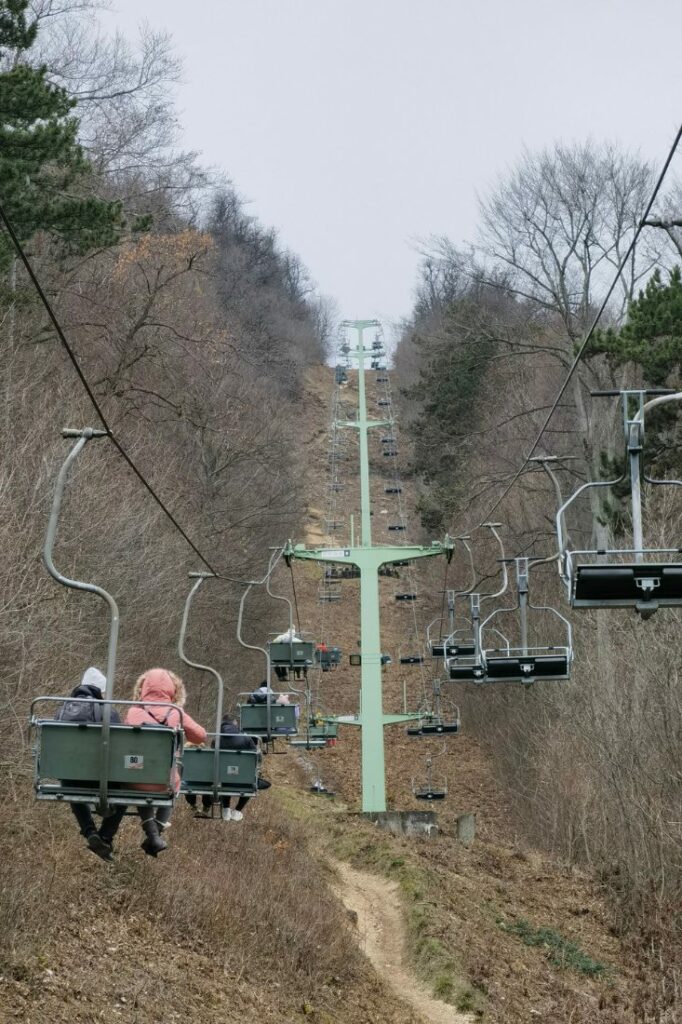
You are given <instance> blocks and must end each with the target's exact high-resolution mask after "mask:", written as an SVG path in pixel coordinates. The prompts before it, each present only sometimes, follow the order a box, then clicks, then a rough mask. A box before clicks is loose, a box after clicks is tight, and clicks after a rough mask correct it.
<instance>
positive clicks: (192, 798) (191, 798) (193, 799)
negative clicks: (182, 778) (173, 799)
mask: <svg viewBox="0 0 682 1024" xmlns="http://www.w3.org/2000/svg"><path fill="white" fill-rule="evenodd" d="M185 800H186V801H187V803H188V804H189V805H190V807H196V805H197V795H196V793H185Z"/></svg>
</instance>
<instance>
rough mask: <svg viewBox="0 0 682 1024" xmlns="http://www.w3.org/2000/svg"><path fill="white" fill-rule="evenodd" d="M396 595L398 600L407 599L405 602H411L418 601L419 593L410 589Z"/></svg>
mask: <svg viewBox="0 0 682 1024" xmlns="http://www.w3.org/2000/svg"><path fill="white" fill-rule="evenodd" d="M394 597H395V600H396V601H405V602H408V603H409V602H411V601H416V600H417V595H416V594H415V593H413V592H410V591H408V592H405V593H399V594H395V595H394Z"/></svg>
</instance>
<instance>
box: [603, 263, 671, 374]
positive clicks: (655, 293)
mask: <svg viewBox="0 0 682 1024" xmlns="http://www.w3.org/2000/svg"><path fill="white" fill-rule="evenodd" d="M588 354H589V355H599V354H602V355H606V356H607V357H608V359H609V361H610V362H611V364H612V365H614V366H622V365H624V364H625V363H634V364H635V365H636V366H638V367H640V368H641V370H642V374H643V377H644V381H645V383H646V385H647V386H648V387H660V386H663V385H666V384H667V385H669V386H676V385H677V383H678V382H679V377H680V367H681V366H682V275H681V274H680V268H679V267H675V268H674V269H673V270H672V271H671V274H670V279H669V281H668V283H667V284H663V283H662V282H661V274H660V271H659V270H656V272H655V273H654V274H653V276H652V277H651V278H650V280H649V282H648V283H647V286H646V288H645V289H644V291H641V292H640V293H639V296H638V297H637V298H636V299H634V300H633V302H631V303H630V307H629V309H628V318H627V322H626V323H625V325H624V326H623V327H622V328H621V329H620V330H618V331H616V330H613V329H612V328H611V329H609V330H607V331H601V332H599V333H597V334H596V335H595V337H594V340H593V343H592V345H591V346H590V351H589V353H588Z"/></svg>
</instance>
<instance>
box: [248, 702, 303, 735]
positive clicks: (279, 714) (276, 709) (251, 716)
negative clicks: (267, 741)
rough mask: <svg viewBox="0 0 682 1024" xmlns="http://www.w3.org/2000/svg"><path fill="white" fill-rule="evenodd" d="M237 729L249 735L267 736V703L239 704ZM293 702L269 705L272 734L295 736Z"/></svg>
mask: <svg viewBox="0 0 682 1024" xmlns="http://www.w3.org/2000/svg"><path fill="white" fill-rule="evenodd" d="M238 706H239V730H240V732H245V733H247V734H249V735H251V736H267V734H268V706H267V704H240V705H238ZM296 708H297V706H296V705H295V704H274V703H273V704H271V705H270V734H271V735H273V736H295V735H296V733H297V732H298V720H297V718H296Z"/></svg>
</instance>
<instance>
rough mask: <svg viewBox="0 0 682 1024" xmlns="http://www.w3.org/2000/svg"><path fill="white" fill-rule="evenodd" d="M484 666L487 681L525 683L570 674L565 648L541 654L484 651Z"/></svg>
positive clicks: (563, 677)
mask: <svg viewBox="0 0 682 1024" xmlns="http://www.w3.org/2000/svg"><path fill="white" fill-rule="evenodd" d="M485 666H486V670H485V681H486V682H488V683H495V682H501V683H504V682H511V683H514V682H522V683H527V682H534V681H535V680H536V679H568V678H569V675H570V665H569V658H568V651H567V650H566V649H565V648H564V649H558V650H557V651H556V652H551V651H549V652H547V653H542V654H533V653H530V652H529V653H528V654H521V653H520V652H516V653H515V652H514V651H511V652H510V653H507V652H506V651H504V652H499V653H498V652H488V651H486V653H485Z"/></svg>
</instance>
